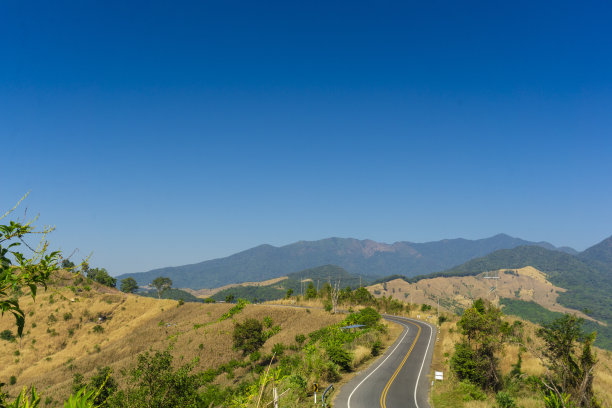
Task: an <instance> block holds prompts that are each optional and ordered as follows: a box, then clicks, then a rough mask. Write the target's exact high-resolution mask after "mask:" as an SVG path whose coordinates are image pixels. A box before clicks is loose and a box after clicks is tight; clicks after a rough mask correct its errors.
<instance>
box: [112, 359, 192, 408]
mask: <svg viewBox="0 0 612 408" xmlns="http://www.w3.org/2000/svg"><path fill="white" fill-rule="evenodd" d="M172 360H173V358H172V354H170V352H169V351H168V350H166V351H163V352H162V351H156V352H155V353H153V352H145V353H143V354H140V355H138V363H137V365H136V366H135V367H133V368H132V369H131V370H130V371H129V378H128V383H129V384H128V388H127V390H122V391H120V392H117V393H116V394H115V396H114V397H111V405H112V406H115V407H130V408H145V407H146V408H174V407H188V408H192V407H193V408H195V407H199V406H201V404H200V403H201V400H200V396H199V394H198V389H199V388H200V387H201V386H202V385H203V379H202V376H201V375H198V374H192V371H193V368H194V366H195V364H196V363H197V360H194V361H192V362H191V363H188V364H185V365H183V366H181V367H179V368H177V369H176V370H175V369H174V368H173V365H172Z"/></svg>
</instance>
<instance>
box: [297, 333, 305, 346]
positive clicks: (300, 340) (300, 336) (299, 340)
mask: <svg viewBox="0 0 612 408" xmlns="http://www.w3.org/2000/svg"><path fill="white" fill-rule="evenodd" d="M305 341H306V336H304V335H303V334H296V335H295V342H296V343H297V344H299V345H300V346H301V345H302V344H304V342H305Z"/></svg>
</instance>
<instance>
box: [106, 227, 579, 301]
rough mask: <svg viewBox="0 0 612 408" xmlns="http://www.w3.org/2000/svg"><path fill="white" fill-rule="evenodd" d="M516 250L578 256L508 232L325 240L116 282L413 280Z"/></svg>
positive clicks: (196, 285)
mask: <svg viewBox="0 0 612 408" xmlns="http://www.w3.org/2000/svg"><path fill="white" fill-rule="evenodd" d="M519 246H536V247H541V248H545V249H548V250H553V251H555V252H559V253H563V254H567V255H568V256H569V255H573V254H577V252H576V251H575V250H573V249H572V248H568V247H561V248H557V247H555V246H554V245H552V244H550V243H548V242H531V241H526V240H523V239H520V238H514V237H511V236H509V235H506V234H498V235H495V236H493V237H490V238H484V239H478V240H469V239H463V238H457V239H445V240H441V241H433V242H425V243H414V242H406V241H402V242H396V243H393V244H386V243H380V242H375V241H372V240H358V239H354V238H327V239H322V240H318V241H299V242H296V243H293V244H289V245H285V246H282V247H275V246H272V245H260V246H257V247H255V248H251V249H248V250H246V251H242V252H239V253H237V254H234V255H231V256H228V257H225V258H219V259H213V260H209V261H204V262H200V263H196V264H190V265H183V266H174V267H165V268H159V269H154V270H151V271H148V272H140V273H129V274H124V275H120V276H118V277H117V278H118V279H124V278H126V277H133V278H134V279H136V281H137V282H138V284H139V285H146V284H149V283H150V282H151V281H152V280H153V279H155V278H156V277H158V276H166V277H169V278H170V279H172V281H173V284H174V285H173V286H174V287H181V288H191V289H201V288H214V287H219V286H223V285H227V284H231V283H241V282H246V281H261V280H266V279H271V278H275V277H279V276H284V275H287V274H290V273H293V272H298V271H301V270H304V269H308V268H313V267H317V266H321V265H328V264H332V265H338V266H340V267H342V268H344V269H346V270H348V271H349V272H351V273H354V274H359V275H363V276H369V277H372V278H377V277H378V278H379V277H383V276H388V275H394V274H398V275H403V276H407V277H411V276H416V275H420V274H427V273H432V272H437V271H442V270H445V269H449V268H451V267H453V266H455V265H459V264H462V263H464V262H466V261H468V260H470V259H473V258H477V257H482V256H485V255H487V254H489V253H491V252H494V251H497V250H500V249H511V248H516V247H519Z"/></svg>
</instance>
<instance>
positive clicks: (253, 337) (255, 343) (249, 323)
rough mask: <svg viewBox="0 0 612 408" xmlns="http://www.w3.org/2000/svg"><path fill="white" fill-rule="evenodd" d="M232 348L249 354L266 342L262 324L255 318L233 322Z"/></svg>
mask: <svg viewBox="0 0 612 408" xmlns="http://www.w3.org/2000/svg"><path fill="white" fill-rule="evenodd" d="M232 338H233V340H234V348H235V349H237V350H241V351H242V353H243V354H244V355H247V354H251V353H253V352H255V351H257V350H259V348H260V347H261V346H263V344H264V343H265V342H266V338H265V336H264V333H263V324H262V323H261V322H260V321H259V320H256V319H251V318H249V319H246V320H245V321H244V323H238V322H236V323H235V324H234V333H233V335H232Z"/></svg>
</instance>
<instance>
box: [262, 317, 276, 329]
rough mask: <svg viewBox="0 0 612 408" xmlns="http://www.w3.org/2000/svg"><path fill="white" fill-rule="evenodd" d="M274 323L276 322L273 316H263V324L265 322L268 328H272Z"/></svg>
mask: <svg viewBox="0 0 612 408" xmlns="http://www.w3.org/2000/svg"><path fill="white" fill-rule="evenodd" d="M273 323H274V322H273V321H272V318H271V317H270V316H265V317H264V318H263V324H264V326H265V327H266V328H270V327H272V324H273Z"/></svg>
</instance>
